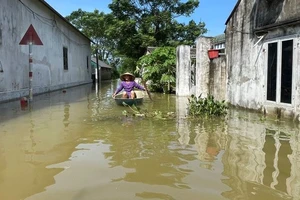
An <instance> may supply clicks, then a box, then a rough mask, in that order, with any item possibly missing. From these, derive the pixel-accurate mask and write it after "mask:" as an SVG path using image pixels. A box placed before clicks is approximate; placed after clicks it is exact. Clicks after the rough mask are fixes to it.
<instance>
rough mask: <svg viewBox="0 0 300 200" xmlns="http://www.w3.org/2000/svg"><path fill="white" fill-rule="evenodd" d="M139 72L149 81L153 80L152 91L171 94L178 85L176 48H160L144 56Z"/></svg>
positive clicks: (141, 59) (140, 62) (139, 62)
mask: <svg viewBox="0 0 300 200" xmlns="http://www.w3.org/2000/svg"><path fill="white" fill-rule="evenodd" d="M137 71H139V72H140V73H142V77H143V78H144V79H145V80H146V81H147V80H151V89H153V90H155V91H161V90H163V92H168V93H169V92H171V89H172V88H174V87H175V83H176V49H175V47H159V48H156V49H155V50H154V51H153V52H152V53H151V54H147V55H144V56H142V57H141V58H140V59H139V61H138V65H137Z"/></svg>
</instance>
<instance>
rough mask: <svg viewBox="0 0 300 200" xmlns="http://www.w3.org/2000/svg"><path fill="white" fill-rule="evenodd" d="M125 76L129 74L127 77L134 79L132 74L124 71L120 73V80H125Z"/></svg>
mask: <svg viewBox="0 0 300 200" xmlns="http://www.w3.org/2000/svg"><path fill="white" fill-rule="evenodd" d="M125 76H129V79H130V80H131V81H134V79H135V76H134V75H133V74H131V73H129V72H126V73H124V74H122V75H121V76H120V79H121V80H122V81H125Z"/></svg>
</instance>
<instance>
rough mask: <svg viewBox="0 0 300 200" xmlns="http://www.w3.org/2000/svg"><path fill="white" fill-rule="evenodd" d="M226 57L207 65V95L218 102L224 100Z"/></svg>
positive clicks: (216, 59)
mask: <svg viewBox="0 0 300 200" xmlns="http://www.w3.org/2000/svg"><path fill="white" fill-rule="evenodd" d="M226 69H227V68H226V57H225V56H220V57H218V58H215V59H213V60H212V61H211V62H210V65H209V70H210V71H209V94H210V95H212V96H214V98H215V99H216V100H218V101H223V100H225V98H226V83H227V72H226Z"/></svg>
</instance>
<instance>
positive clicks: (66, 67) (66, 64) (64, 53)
mask: <svg viewBox="0 0 300 200" xmlns="http://www.w3.org/2000/svg"><path fill="white" fill-rule="evenodd" d="M63 59H64V70H68V69H69V67H68V48H67V47H63Z"/></svg>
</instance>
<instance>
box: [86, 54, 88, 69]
mask: <svg viewBox="0 0 300 200" xmlns="http://www.w3.org/2000/svg"><path fill="white" fill-rule="evenodd" d="M86 69H87V70H88V69H89V56H87V57H86Z"/></svg>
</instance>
